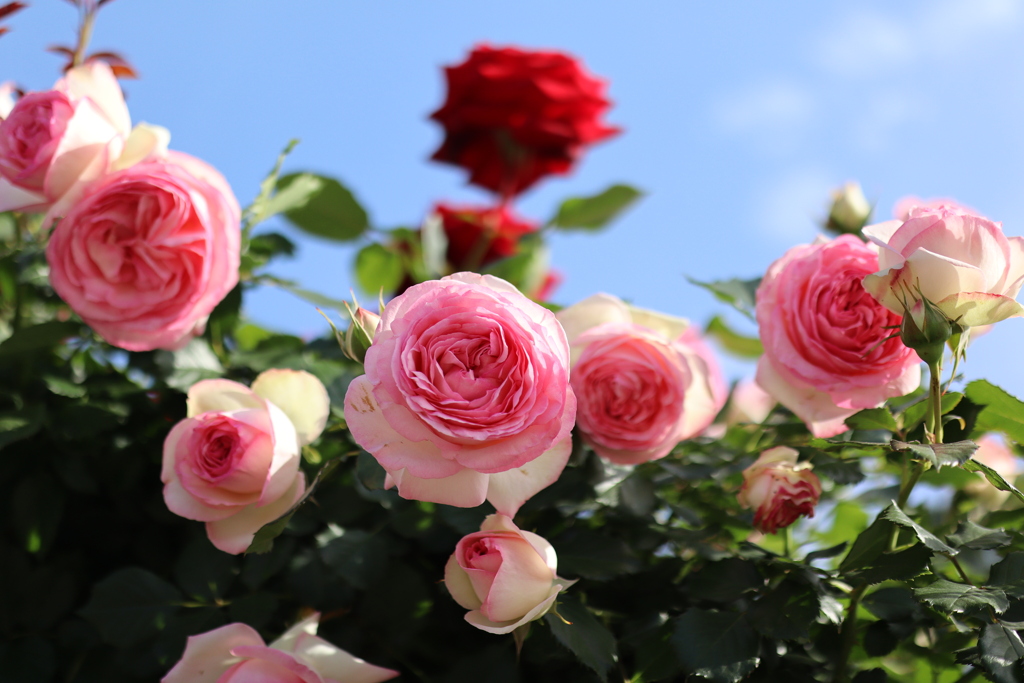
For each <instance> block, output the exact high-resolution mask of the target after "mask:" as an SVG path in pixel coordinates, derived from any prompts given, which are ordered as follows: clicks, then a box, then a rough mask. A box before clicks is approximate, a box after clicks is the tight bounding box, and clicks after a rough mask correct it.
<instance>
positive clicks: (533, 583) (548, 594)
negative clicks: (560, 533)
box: [444, 514, 576, 633]
mask: <svg viewBox="0 0 1024 683" xmlns="http://www.w3.org/2000/svg"><path fill="white" fill-rule="evenodd" d="M557 565H558V559H557V558H556V556H555V549H554V548H552V547H551V544H550V543H548V542H547V541H546V540H544V539H543V538H541V537H540V536H538V535H537V534H534V533H530V532H529V531H522V530H520V529H519V527H517V526H516V525H515V523H513V522H512V520H511V519H509V518H508V517H506V516H505V515H500V514H499V515H488V516H487V518H486V519H485V520H484V522H483V524H481V525H480V531H478V532H476V533H474V534H469V535H468V536H465V537H464V538H463V539H462V540H461V541H459V544H458V545H457V546H455V552H454V553H453V554H452V556H451V557H450V558H449V559H448V564H446V565H445V567H444V585H445V586H446V587H447V588H448V592H449V593H451V596H452V597H453V598H454V599H455V602H457V603H459V604H460V605H461V606H463V607H465V608H466V609H468V610H471V611H470V612H469V613H468V614H466V621H468V622H469V623H471V624H472V625H473V626H476V627H477V628H478V629H480V630H482V631H487V632H489V633H511V632H512V631H514V630H515V629H516V628H518V627H520V626H522V625H523V624H527V623H529V622H531V621H533V620H534V619H540V618H541V617H542V616H544V615H545V614H546V613H547V612H548V611H549V610H550V609H551V608H552V606H554V604H555V599H556V598H557V597H558V594H559V593H560V592H562V591H563V590H565V589H566V588H568V587H569V586H571V585H572V584H574V583H576V582H575V581H567V580H566V579H562V578H559V577H558V576H557V575H556V574H555V571H556V570H557V568H558V566H557Z"/></svg>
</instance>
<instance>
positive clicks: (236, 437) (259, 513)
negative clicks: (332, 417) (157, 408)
mask: <svg viewBox="0 0 1024 683" xmlns="http://www.w3.org/2000/svg"><path fill="white" fill-rule="evenodd" d="M329 412H330V400H329V399H328V397H327V390H326V389H324V385H323V384H321V383H320V380H318V379H317V378H316V377H314V376H313V375H311V374H309V373H308V372H303V371H301V370H267V371H266V372H264V373H262V374H260V375H259V377H257V378H256V381H254V382H253V383H252V388H251V389H250V388H249V387H247V386H245V385H244V384H239V383H238V382H232V381H231V380H226V379H208V380H203V381H201V382H197V383H196V384H194V385H193V386H192V388H191V389H189V392H188V417H187V418H185V419H184V420H182V421H181V422H179V423H178V424H176V425H175V426H174V428H173V429H171V432H170V433H169V434H168V435H167V439H166V440H165V441H164V459H163V471H162V473H161V475H160V479H161V481H163V483H164V501H165V502H166V503H167V508H168V509H169V510H170V511H171V512H173V513H174V514H176V515H181V516H182V517H185V518H186V519H194V520H197V521H200V522H206V534H207V536H209V537H210V541H211V542H212V543H213V545H215V546H216V547H218V548H220V549H221V550H223V551H224V552H226V553H232V554H236V555H237V554H238V553H241V552H245V550H246V549H247V548H248V547H249V545H250V544H251V543H252V539H253V536H254V535H255V534H256V532H257V531H258V530H259V529H260V527H262V526H263V525H264V524H267V523H268V522H272V521H274V520H275V519H277V518H278V517H280V516H281V515H283V514H284V513H285V512H287V510H288V508H290V507H291V506H292V505H293V504H294V503H295V502H296V501H297V500H298V499H299V498H300V497H301V496H302V494H303V492H304V490H305V486H306V480H305V477H304V476H303V474H302V471H301V470H300V469H299V460H300V452H301V448H302V446H304V445H306V444H308V443H311V442H312V441H314V440H315V439H316V438H317V437H318V436H320V432H322V431H323V429H324V425H325V424H326V423H327V415H328V413H329Z"/></svg>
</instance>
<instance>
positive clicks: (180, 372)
mask: <svg viewBox="0 0 1024 683" xmlns="http://www.w3.org/2000/svg"><path fill="white" fill-rule="evenodd" d="M154 359H155V360H156V364H157V365H158V366H159V367H160V369H161V370H162V371H163V372H164V374H165V380H164V381H166V382H167V385H168V386H170V387H173V388H175V389H178V390H180V391H188V390H189V387H191V386H192V385H193V384H195V383H196V382H198V381H199V380H203V379H213V378H216V377H220V376H222V375H223V374H224V366H222V365H221V364H220V360H218V359H217V355H216V354H215V353H214V352H213V349H211V348H210V345H209V344H207V343H206V341H204V340H203V339H201V338H199V337H195V338H194V339H192V340H191V341H190V342H189V343H188V344H187V345H186V346H185V348H183V349H179V350H177V351H157V352H156V354H155V355H154Z"/></svg>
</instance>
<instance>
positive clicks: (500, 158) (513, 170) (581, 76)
mask: <svg viewBox="0 0 1024 683" xmlns="http://www.w3.org/2000/svg"><path fill="white" fill-rule="evenodd" d="M445 74H446V76H447V78H448V99H447V101H446V102H445V103H444V106H442V107H441V108H440V109H438V110H437V111H436V112H434V113H433V114H432V115H431V118H432V119H434V120H435V121H437V122H438V123H440V124H441V125H442V126H444V129H445V139H444V142H443V143H442V144H441V147H440V148H439V149H438V150H437V151H436V152H434V156H433V158H434V159H435V160H437V161H443V162H447V163H450V164H455V165H457V166H462V167H464V168H466V169H467V170H468V171H469V172H470V177H469V181H470V182H471V183H473V184H475V185H479V186H480V187H484V188H487V189H489V190H493V191H494V192H498V193H499V194H501V195H502V196H503V197H506V198H508V197H512V196H514V195H516V194H519V193H520V192H522V191H523V190H525V189H526V188H528V187H530V186H531V185H533V183H535V182H536V181H537V180H539V179H540V178H542V177H544V176H546V175H549V174H553V173H557V174H566V173H568V172H569V171H570V170H571V169H572V165H573V163H574V162H575V161H576V158H577V157H578V156H579V155H580V153H581V152H582V150H583V148H584V147H585V146H586V145H590V144H593V143H595V142H599V141H600V140H603V139H605V138H607V137H609V136H611V135H614V134H615V133H617V132H619V129H618V128H614V127H612V126H608V125H606V124H605V123H603V122H602V121H600V120H599V119H600V117H601V115H602V114H603V113H604V111H605V110H606V109H607V108H608V107H609V105H610V104H611V103H610V102H609V101H608V99H607V98H606V97H605V95H604V90H605V85H606V84H605V82H604V81H603V80H601V79H598V78H594V77H593V76H591V75H589V74H587V73H586V72H585V71H584V69H583V67H582V65H580V63H579V62H577V61H576V60H575V59H573V58H572V57H570V56H569V55H567V54H565V53H562V52H539V51H538V52H525V51H523V50H519V49H516V48H500V49H496V48H492V47H488V46H486V45H481V46H478V47H477V48H475V49H474V50H473V52H472V53H470V55H469V58H468V59H467V60H466V61H465V62H463V63H462V64H459V65H457V66H450V67H447V68H446V69H445Z"/></svg>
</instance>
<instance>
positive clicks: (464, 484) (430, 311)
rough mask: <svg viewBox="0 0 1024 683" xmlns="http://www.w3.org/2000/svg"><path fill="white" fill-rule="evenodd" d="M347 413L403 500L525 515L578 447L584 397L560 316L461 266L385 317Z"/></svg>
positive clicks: (391, 307) (395, 303) (406, 296)
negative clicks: (572, 380)
mask: <svg viewBox="0 0 1024 683" xmlns="http://www.w3.org/2000/svg"><path fill="white" fill-rule="evenodd" d="M364 368H365V370H366V374H365V375H362V376H360V377H357V378H356V379H354V380H353V381H352V383H351V384H350V385H349V388H348V392H347V393H346V395H345V420H346V422H347V423H348V427H349V430H350V431H351V433H352V438H353V439H355V441H356V443H358V444H359V445H360V446H362V447H363V448H364V449H366V450H367V451H368V452H369V453H370V454H371V455H372V456H373V457H374V458H376V459H377V462H379V463H380V464H381V465H382V466H383V467H384V469H385V470H387V472H388V477H387V479H386V480H385V483H386V485H387V486H388V487H390V486H397V487H398V494H399V495H400V496H402V497H403V498H408V499H412V500H423V501H429V502H433V503H443V504H446V505H454V506H456V507H476V506H477V505H480V504H481V503H483V502H484V500H488V501H490V502H491V503H492V504H493V505H494V507H495V508H496V509H497V510H498V511H499V512H501V513H503V514H507V515H510V516H511V515H514V514H515V512H516V511H517V510H518V509H519V507H520V506H521V505H522V504H523V503H524V502H525V501H526V500H527V499H528V498H530V497H531V496H532V495H533V494H535V493H536V492H537V491H540V490H541V489H543V488H545V487H547V486H549V485H550V484H552V483H554V481H555V480H556V479H557V478H558V475H559V474H560V473H561V472H562V470H563V469H564V467H565V464H566V462H567V461H568V459H569V455H570V452H571V450H572V438H571V431H572V426H573V423H574V420H575V416H576V397H575V395H574V394H573V391H572V388H571V387H570V385H569V345H568V343H567V342H566V339H565V332H564V331H563V330H562V327H561V326H560V325H559V324H558V321H557V320H555V316H554V314H552V313H551V311H549V310H547V309H545V308H544V307H542V306H539V305H538V304H535V303H533V302H532V301H530V300H529V299H527V298H526V297H525V296H523V295H522V294H520V293H519V291H518V290H517V289H516V288H515V287H513V286H512V285H510V284H509V283H508V282H505V281H504V280H501V279H499V278H496V277H493V276H491V275H477V274H475V273H456V274H454V275H450V276H448V277H445V278H442V279H440V280H431V281H428V282H423V283H421V284H418V285H414V286H412V287H410V288H409V289H407V290H406V291H405V293H403V294H401V295H400V296H396V297H395V298H394V299H392V300H391V301H390V302H388V305H387V306H385V308H384V311H383V313H382V314H381V320H380V324H379V325H378V326H377V333H376V335H375V336H374V338H373V344H372V345H371V346H370V348H369V350H368V351H367V352H366V358H365V361H364Z"/></svg>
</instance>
